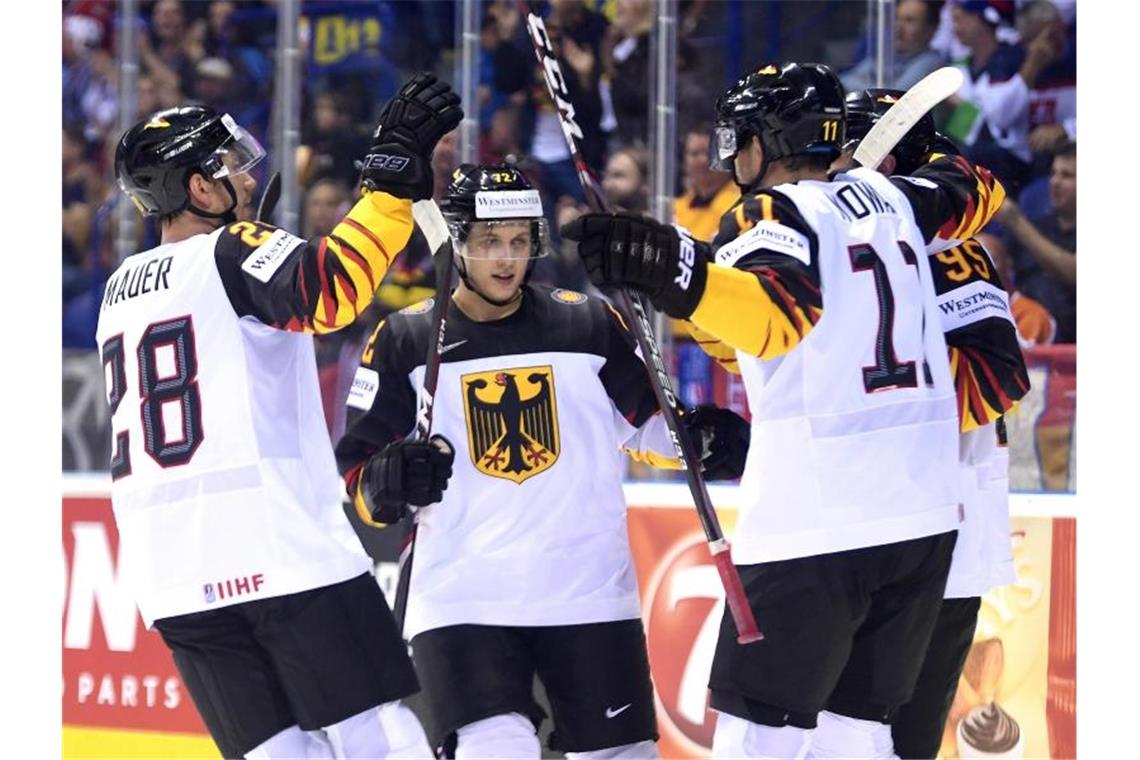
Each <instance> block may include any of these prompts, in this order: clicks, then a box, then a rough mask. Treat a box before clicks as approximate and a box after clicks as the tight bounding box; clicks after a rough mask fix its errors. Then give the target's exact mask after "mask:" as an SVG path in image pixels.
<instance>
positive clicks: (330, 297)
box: [317, 238, 336, 325]
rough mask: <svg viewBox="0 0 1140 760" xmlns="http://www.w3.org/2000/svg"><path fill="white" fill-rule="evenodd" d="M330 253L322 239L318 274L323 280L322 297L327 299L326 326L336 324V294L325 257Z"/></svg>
mask: <svg viewBox="0 0 1140 760" xmlns="http://www.w3.org/2000/svg"><path fill="white" fill-rule="evenodd" d="M327 253H328V245H327V239H326V238H321V246H320V248H318V249H317V274H318V275H320V279H321V295H323V296H324V297H325V320H324V321H325V324H326V325H331V324H334V323H335V322H336V293H335V292H334V291H333V290H332V288H331V287H330V285H329V278H328V275H326V274H325V256H326V255H327Z"/></svg>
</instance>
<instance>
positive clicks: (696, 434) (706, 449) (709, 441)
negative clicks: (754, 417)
mask: <svg viewBox="0 0 1140 760" xmlns="http://www.w3.org/2000/svg"><path fill="white" fill-rule="evenodd" d="M681 421H682V422H684V424H685V429H686V430H687V431H688V433H689V440H691V441H692V442H693V448H694V449H696V450H697V452H698V454H699V455H700V458H701V472H702V473H703V474H704V476H705V478H707V479H708V480H737V479H739V478H740V476H741V474H742V473H743V472H744V460H745V459H746V458H747V456H748V444H749V442H750V441H751V440H752V427H751V426H750V425H749V424H748V423H747V422H745V421H744V418H743V417H741V416H740V415H739V414H737V413H736V412H734V411H732V410H730V409H721V408H719V407H715V406H699V407H697V408H696V409H689V410H688V411H687V412H685V414H684V415H682V417H681Z"/></svg>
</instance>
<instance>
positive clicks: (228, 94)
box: [191, 58, 236, 112]
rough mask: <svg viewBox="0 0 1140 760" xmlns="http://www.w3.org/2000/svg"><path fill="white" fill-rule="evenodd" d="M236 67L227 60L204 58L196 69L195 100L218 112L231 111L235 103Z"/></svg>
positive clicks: (193, 91)
mask: <svg viewBox="0 0 1140 760" xmlns="http://www.w3.org/2000/svg"><path fill="white" fill-rule="evenodd" d="M234 90H235V87H234V67H233V66H232V65H230V62H229V61H227V60H226V59H225V58H203V59H202V60H200V61H198V65H197V66H196V67H195V68H194V86H193V88H192V89H191V92H192V93H193V96H194V98H195V99H196V100H197V101H199V102H200V103H202V104H204V105H207V106H210V107H211V108H213V109H214V110H216V111H224V112H225V111H230V110H231V108H230V106H231V105H232V104H233V102H234V96H235V95H236V93H235V91H234Z"/></svg>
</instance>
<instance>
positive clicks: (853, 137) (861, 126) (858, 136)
mask: <svg viewBox="0 0 1140 760" xmlns="http://www.w3.org/2000/svg"><path fill="white" fill-rule="evenodd" d="M902 96H903V90H889V89H882V88H870V89H866V90H856V91H855V92H849V93H847V144H846V145H844V146H843V147H844V150H847V149H851V148H854V147H855V146H857V145H858V144H859V141H860V140H862V139H863V138H864V137H866V136H867V133H868V132H870V131H871V127H872V126H873V125H874V124H875V122H877V121H878V120H879V118H880V117H881V116H882V115H883V114H885V113H886V112H887V111H889V110H890V108H891V106H893V105H894V104H895V103H897V102H898V100H899V98H901V97H902ZM939 137H941V136H940V135H939V134H938V132H937V131H936V130H935V129H934V117H932V116H931V115H930V114H929V113H928V114H925V115H923V117H922V118H921V119H919V120H918V123H917V124H915V125H914V126H913V127H911V128H910V131H909V132H907V133H906V134H905V135H903V138H902V139H901V140H899V142H898V144H897V145H895V147H894V150H892V151H891V155H893V156H894V157H895V173H896V174H910V173H912V172H913V171H914V170H915V169H917V168H918V167H919V166H921V165H922V164H923V163H924V162H925V160H926V157H927V156H928V155H929V154H930V152H931V150H933V147H934V145H935V141H936V139H937V138H939ZM942 139H944V140H945V139H946V138H942ZM940 152H943V153H945V152H946V151H940ZM954 152H955V153H957V149H955V150H954Z"/></svg>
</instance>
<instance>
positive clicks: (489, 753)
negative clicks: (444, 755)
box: [455, 713, 542, 760]
mask: <svg viewBox="0 0 1140 760" xmlns="http://www.w3.org/2000/svg"><path fill="white" fill-rule="evenodd" d="M458 734H459V742H458V744H457V745H456V748H455V760H486V759H487V758H491V757H493V758H501V759H502V760H519V759H521V758H527V759H528V760H530V759H532V758H533V759H534V760H537V758H539V757H541V756H542V745H541V744H539V741H538V734H536V733H535V731H534V723H532V722H531V720H530V718H528V717H526V716H525V715H521V714H519V713H507V714H505V715H493V716H491V717H490V718H484V719H483V720H477V721H475V722H474V723H468V724H467V725H466V726H463V727H462V728H460V729H459V731H458Z"/></svg>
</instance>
